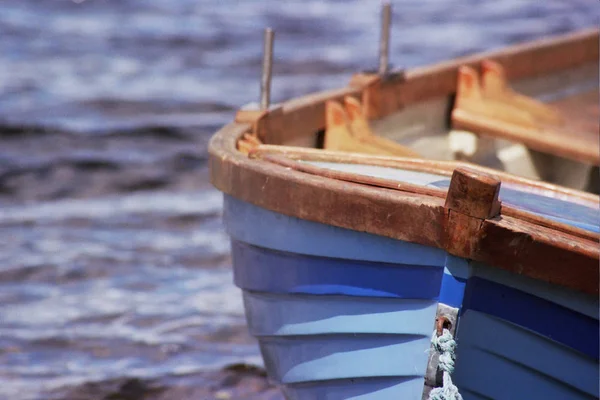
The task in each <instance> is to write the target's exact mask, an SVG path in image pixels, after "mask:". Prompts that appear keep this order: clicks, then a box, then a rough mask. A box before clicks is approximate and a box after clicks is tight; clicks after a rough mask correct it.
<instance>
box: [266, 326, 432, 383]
mask: <svg viewBox="0 0 600 400" xmlns="http://www.w3.org/2000/svg"><path fill="white" fill-rule="evenodd" d="M432 331H433V330H432ZM259 344H260V348H261V352H262V355H263V358H264V360H265V366H266V367H267V370H268V371H269V375H270V376H271V377H272V378H273V379H275V380H276V381H277V382H280V383H284V384H289V383H299V382H312V381H320V380H334V379H348V378H365V377H385V376H388V377H421V379H422V377H423V376H424V374H425V369H426V366H427V357H428V353H427V349H429V344H430V336H429V335H428V336H425V337H424V336H412V335H375V334H370V335H356V336H355V335H353V334H347V335H323V336H295V337H261V338H259Z"/></svg>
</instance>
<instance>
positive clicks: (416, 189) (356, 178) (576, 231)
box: [249, 146, 600, 243]
mask: <svg viewBox="0 0 600 400" xmlns="http://www.w3.org/2000/svg"><path fill="white" fill-rule="evenodd" d="M264 147H265V146H259V147H255V148H254V149H253V150H252V151H251V152H250V154H249V156H250V158H253V159H262V160H265V161H269V162H272V163H274V164H277V165H281V166H283V167H285V168H288V169H291V170H295V171H301V172H305V173H307V174H312V175H317V176H323V177H326V178H331V179H337V180H342V181H346V182H354V183H360V184H363V185H369V186H374V187H379V188H386V189H393V190H399V191H403V192H408V193H415V194H423V195H427V196H434V197H438V198H441V199H445V198H446V193H447V192H446V191H445V190H443V189H439V188H431V187H426V186H419V185H413V184H410V183H407V182H398V181H395V180H391V179H384V178H376V177H372V176H367V175H361V174H355V173H351V172H343V171H336V170H331V169H327V168H321V167H318V166H315V165H311V164H306V163H301V162H298V161H297V160H305V161H307V159H306V158H304V159H302V158H297V159H294V158H291V157H286V155H284V153H283V152H282V153H279V154H278V153H277V152H276V151H273V150H271V151H267V152H265V151H264ZM329 153H332V152H329ZM346 154H348V153H346ZM320 161H329V162H336V161H337V159H336V158H330V159H321V160H320ZM396 161H399V162H398V165H396V166H395V168H402V169H405V170H414V171H421V172H424V171H422V170H421V169H418V168H414V165H411V164H410V163H405V162H404V161H403V160H396ZM403 164H408V165H409V167H408V168H406V167H404V166H403ZM370 165H373V164H370ZM465 169H467V170H470V171H473V172H474V173H476V174H479V175H482V176H486V175H487V176H493V178H494V179H500V178H499V177H498V176H496V175H491V174H490V171H489V170H482V169H481V168H478V167H477V166H472V165H469V166H468V165H467V164H457V166H456V167H455V168H454V169H449V170H445V171H444V174H445V175H448V176H449V174H452V175H454V174H456V171H458V170H465ZM506 181H507V180H505V182H506ZM519 182H520V183H521V184H523V181H522V180H520V181H519ZM586 205H588V206H592V207H593V206H594V205H593V204H590V203H586ZM502 214H503V215H506V216H510V217H515V218H519V219H521V220H523V221H527V222H530V223H532V224H534V225H539V226H543V227H546V228H551V229H554V230H556V231H559V232H564V233H567V234H570V235H573V236H575V237H579V238H582V239H585V240H591V241H594V242H597V243H600V234H598V233H595V232H590V231H587V230H585V229H581V228H577V227H574V226H571V225H568V224H564V223H561V222H557V221H554V220H552V219H549V218H545V217H542V216H540V215H537V214H534V213H531V212H528V211H525V210H522V209H519V208H517V207H513V206H511V205H510V204H504V205H503V206H502Z"/></svg>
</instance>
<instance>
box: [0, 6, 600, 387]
mask: <svg viewBox="0 0 600 400" xmlns="http://www.w3.org/2000/svg"><path fill="white" fill-rule="evenodd" d="M599 18H600V8H599V7H598V3H597V1H595V0H579V1H569V2H566V1H563V0H560V1H558V0H545V1H519V0H502V1H474V0H469V1H467V0H465V1H450V0H436V1H432V0H406V1H397V2H395V4H394V19H393V31H392V47H391V49H392V56H391V62H392V64H393V65H394V66H396V67H411V66H416V65H423V64H427V63H431V62H435V61H439V60H443V59H446V58H449V57H456V56H460V55H464V54H468V53H472V52H475V51H479V50H485V49H490V48H497V47H500V46H502V45H506V44H510V43H516V42H520V41H525V40H528V39H533V38H538V37H542V36H545V35H548V34H556V33H562V32H568V31H573V30H576V29H578V28H582V27H590V26H595V25H596V26H597V24H598V21H599ZM378 20H379V3H378V2H374V1H366V0H364V1H359V0H349V1H344V2H342V1H314V0H303V1H295V0H294V1H285V2H283V1H275V0H269V1H260V2H259V1H244V2H241V1H240V2H228V1H218V0H195V1H191V0H153V1H147V0H119V1H108V0H85V1H81V0H77V1H69V0H1V1H0V38H1V40H0V207H1V208H0V304H1V305H0V398H1V399H5V398H6V399H38V398H39V399H42V398H49V397H50V394H51V393H55V391H56V390H58V389H60V388H64V387H71V386H77V385H81V384H82V383H85V382H93V381H102V380H106V379H110V378H114V377H122V376H139V377H142V378H165V379H166V377H168V376H173V375H182V376H184V375H185V376H187V375H190V376H193V375H194V374H198V373H202V372H203V371H212V370H216V369H218V368H219V367H221V366H223V365H225V364H228V363H231V362H237V361H247V362H251V363H259V362H260V357H259V354H258V350H257V347H256V345H255V343H254V341H253V340H252V339H250V338H249V337H248V335H247V334H246V331H245V325H244V317H243V311H242V304H241V299H240V296H239V293H238V291H237V290H236V289H235V288H234V287H233V284H232V283H231V271H230V258H229V247H228V242H227V238H226V236H225V234H224V232H223V230H222V228H221V223H220V214H221V204H220V201H221V198H220V196H219V194H218V193H217V192H216V191H215V190H213V189H212V188H211V187H210V185H209V183H208V180H207V170H206V143H207V140H208V138H209V137H210V135H211V134H212V133H213V132H214V131H215V130H216V129H217V128H218V127H219V126H220V125H222V124H224V123H226V122H227V121H229V120H231V118H232V116H233V113H234V110H235V109H237V108H238V107H240V106H242V105H243V104H245V103H249V102H253V101H256V100H257V99H258V88H259V81H258V76H259V72H260V57H261V48H262V42H261V40H262V29H263V28H264V27H265V26H271V27H273V28H274V29H275V31H276V41H275V60H274V73H275V78H274V81H273V100H274V101H280V100H283V99H287V98H290V97H293V96H297V95H301V94H306V93H309V92H312V91H316V90H321V89H327V88H334V87H339V86H341V85H344V84H346V83H347V82H348V81H349V78H350V76H351V74H352V73H353V72H356V71H358V70H361V69H370V68H373V67H375V65H376V52H377V48H378V45H377V39H378V35H379V33H378V32H379V27H378ZM191 382H192V384H193V382H194V381H193V380H192V381H191Z"/></svg>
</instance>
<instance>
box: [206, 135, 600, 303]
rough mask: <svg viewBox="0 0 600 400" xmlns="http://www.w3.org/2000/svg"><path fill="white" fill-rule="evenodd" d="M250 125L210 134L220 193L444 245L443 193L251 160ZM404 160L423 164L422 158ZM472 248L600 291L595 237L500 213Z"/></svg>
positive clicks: (493, 259)
mask: <svg viewBox="0 0 600 400" xmlns="http://www.w3.org/2000/svg"><path fill="white" fill-rule="evenodd" d="M249 128H250V125H249V124H229V125H227V126H225V127H224V128H223V129H221V130H220V131H219V132H217V134H216V135H215V136H213V138H212V139H211V142H210V146H209V151H210V155H211V156H210V171H211V181H212V183H213V184H214V185H215V186H216V187H217V188H218V189H219V190H221V191H222V192H224V193H227V194H230V195H232V196H234V197H236V198H239V199H241V200H243V201H246V202H249V203H252V204H255V205H257V206H259V207H262V208H265V209H268V210H271V211H275V212H278V213H281V214H284V215H289V216H294V217H298V218H302V219H306V220H310V221H315V222H320V223H324V224H328V225H333V226H338V227H341V228H347V229H352V230H357V231H362V232H370V233H373V234H375V235H379V236H385V237H390V238H393V239H397V240H403V241H408V242H413V243H420V244H423V245H427V246H434V247H438V248H446V246H447V243H448V238H447V232H446V227H447V224H448V222H447V221H448V212H447V209H446V208H444V199H442V198H439V197H437V196H432V195H426V194H419V193H411V192H403V191H399V190H392V189H386V188H380V187H374V186H370V185H365V184H360V183H354V182H347V181H342V180H338V179H333V178H328V177H323V176H317V175H311V174H307V173H304V172H301V171H296V170H294V169H291V168H289V167H285V166H282V165H277V164H274V163H271V162H268V161H266V160H260V159H249V158H247V157H245V156H244V155H242V154H241V153H240V152H239V151H237V150H236V148H235V146H236V141H237V138H238V137H239V136H240V135H242V134H243V133H245V132H247V130H248V129H249ZM259 148H260V146H259ZM346 157H347V156H346ZM401 161H402V162H408V163H410V162H413V163H415V162H418V161H421V162H422V163H424V164H427V162H426V161H424V160H414V159H405V160H401ZM396 162H398V160H396ZM400 227H401V228H400ZM496 237H497V238H498V240H497V241H496V240H495V238H496ZM498 243H501V244H503V245H504V246H501V245H499V244H498ZM469 249H470V250H469V253H464V254H461V253H459V254H460V255H461V256H464V257H468V258H472V259H473V260H477V261H482V262H485V263H487V264H490V265H492V266H496V267H500V268H503V269H507V270H510V271H513V272H515V273H519V274H522V275H525V276H530V277H533V278H536V279H539V280H542V281H545V282H549V283H553V284H557V285H561V286H565V287H569V288H571V289H575V290H579V291H581V292H584V293H588V294H593V295H597V294H598V285H597V282H598V278H599V274H598V273H599V271H598V262H599V259H600V254H599V249H598V245H597V243H595V242H594V241H591V240H586V239H583V238H579V237H577V236H574V235H573V234H570V233H565V232H560V231H557V230H556V229H550V228H546V227H543V226H540V225H537V224H533V223H531V222H527V221H523V220H520V219H517V218H515V217H509V216H504V215H501V216H499V217H496V218H493V219H486V220H485V221H484V223H482V224H481V229H480V234H479V235H478V238H477V240H476V241H475V242H474V243H473V245H472V246H471V247H469Z"/></svg>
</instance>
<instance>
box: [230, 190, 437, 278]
mask: <svg viewBox="0 0 600 400" xmlns="http://www.w3.org/2000/svg"><path fill="white" fill-rule="evenodd" d="M224 199H225V207H224V215H223V218H224V221H225V226H226V228H227V232H228V233H229V235H230V236H231V237H232V238H234V239H236V240H239V241H242V242H245V243H249V244H252V245H255V246H260V247H265V248H269V249H273V250H280V251H287V252H292V253H298V254H306V255H314V256H321V257H333V258H344V259H349V260H364V261H375V262H386V263H394V264H411V265H435V266H442V265H444V260H445V259H446V253H445V252H444V251H443V250H441V249H438V248H434V247H428V246H423V245H419V244H414V243H408V242H402V241H398V240H394V239H390V238H385V237H381V236H377V235H373V234H369V233H364V232H357V231H352V230H349V229H343V228H338V227H335V226H331V225H325V224H320V223H317V222H312V221H306V220H303V219H300V218H295V217H289V216H286V215H282V214H278V213H275V212H272V211H269V210H265V209H263V208H260V207H257V206H255V205H252V204H250V203H246V202H243V201H241V200H238V199H235V198H234V197H231V196H228V195H225V196H224ZM399 229H400V227H399Z"/></svg>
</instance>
